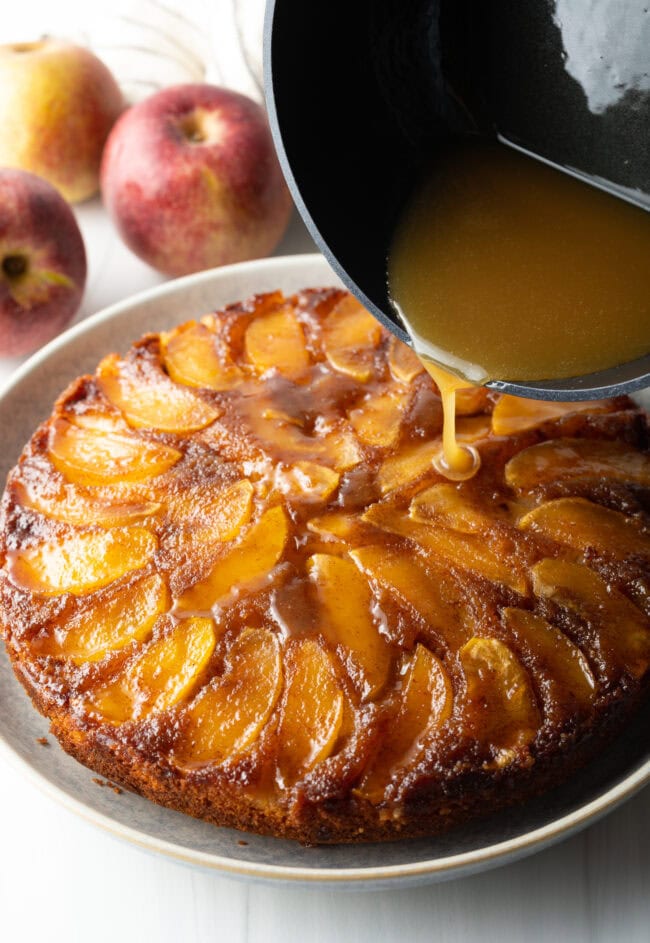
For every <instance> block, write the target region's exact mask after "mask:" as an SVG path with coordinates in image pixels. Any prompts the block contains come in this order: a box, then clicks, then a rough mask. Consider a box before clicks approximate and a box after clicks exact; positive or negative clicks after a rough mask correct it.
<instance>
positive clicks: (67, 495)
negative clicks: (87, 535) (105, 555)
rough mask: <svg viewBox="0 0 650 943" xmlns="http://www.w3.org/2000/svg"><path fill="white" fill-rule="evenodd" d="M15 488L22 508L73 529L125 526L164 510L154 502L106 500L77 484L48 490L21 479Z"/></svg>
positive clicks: (15, 493)
mask: <svg viewBox="0 0 650 943" xmlns="http://www.w3.org/2000/svg"><path fill="white" fill-rule="evenodd" d="M13 489H14V495H15V497H16V500H17V502H18V503H19V504H20V505H21V507H24V508H30V509H31V510H32V511H37V512H38V513H39V514H42V515H43V516H44V517H49V518H50V519H51V520H53V521H61V522H62V523H64V524H71V525H72V526H73V527H83V526H84V525H86V524H88V522H89V521H92V523H93V524H95V525H96V526H97V527H121V526H126V525H128V524H133V523H135V522H136V521H141V520H143V519H144V518H147V517H151V516H152V515H154V514H156V513H157V511H159V510H160V505H159V504H156V503H155V502H153V501H142V502H139V503H138V502H136V501H134V502H133V503H129V502H126V501H118V500H116V501H115V503H109V502H108V501H102V500H99V499H98V498H96V497H94V496H93V495H89V494H88V493H86V492H84V491H83V490H82V489H80V488H77V487H76V486H75V485H61V486H60V487H59V488H57V489H56V490H54V489H52V490H50V491H46V490H44V489H43V488H39V487H38V484H37V483H35V482H34V481H33V480H29V481H20V480H19V481H16V482H14V485H13Z"/></svg>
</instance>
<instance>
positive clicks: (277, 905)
mask: <svg viewBox="0 0 650 943" xmlns="http://www.w3.org/2000/svg"><path fill="white" fill-rule="evenodd" d="M200 2H203V3H204V6H206V5H209V6H210V7H211V8H212V9H213V10H217V11H219V10H221V11H222V13H223V14H224V15H225V13H226V12H227V10H229V9H230V8H231V4H232V3H233V2H235V0H208V3H207V4H206V3H205V0H192V3H193V4H195V5H196V3H200ZM239 2H240V3H241V2H243V0H239ZM258 2H261V0H258ZM167 3H168V5H170V6H173V5H174V4H173V0H167ZM246 3H247V4H248V5H249V6H251V8H252V7H253V6H254V3H253V0H246ZM122 5H123V4H122ZM139 5H140V6H141V7H143V8H144V7H145V6H146V0H139ZM213 5H214V6H213ZM98 6H100V7H104V8H109V9H110V7H111V5H110V4H109V3H104V2H103V0H102V3H101V4H99V5H98ZM118 6H119V4H118ZM181 6H183V4H181ZM97 9H98V8H97V7H96V6H95V0H92V2H91V3H89V2H88V0H78V2H77V0H60V2H59V3H57V4H52V2H51V0H22V2H21V3H19V4H13V5H10V8H9V7H8V8H7V10H6V11H4V10H3V12H5V14H7V13H10V15H9V16H7V15H5V16H4V17H3V18H2V22H0V39H2V40H3V41H7V40H14V39H23V38H31V36H32V35H33V34H34V29H35V27H34V24H35V23H37V24H39V27H38V28H37V32H42V31H43V28H47V27H49V26H50V24H52V23H53V22H56V23H57V24H58V25H59V29H58V31H59V32H68V34H70V33H74V29H70V28H67V29H64V28H63V27H69V26H70V24H71V23H72V24H73V25H74V26H76V27H78V28H79V29H82V30H83V29H84V28H85V27H87V23H88V16H92V15H93V14H94V13H95V12H96V10H97ZM91 10H92V13H91V12H90V11H91ZM82 14H83V15H82ZM84 16H85V22H84ZM48 17H49V19H48ZM61 24H63V27H61ZM222 54H223V53H222ZM78 217H79V220H80V223H81V226H82V230H83V233H84V237H85V240H86V246H87V249H88V256H89V278H88V284H87V289H86V295H85V299H84V303H83V306H82V308H81V311H80V312H79V314H78V316H77V320H79V319H81V318H83V317H86V316H88V315H89V314H92V313H94V312H95V311H98V310H100V309H101V308H103V307H106V306H107V305H109V304H111V303H112V302H114V301H118V300H121V299H122V298H125V297H127V296H129V295H131V294H133V293H134V292H137V291H140V290H142V289H144V288H148V287H149V286H151V285H154V284H156V283H158V282H159V281H161V276H159V275H157V274H156V273H155V272H153V271H152V270H151V269H149V268H147V267H146V266H145V265H144V264H143V263H141V262H139V261H138V260H137V259H136V258H135V257H134V256H133V255H131V254H130V253H129V252H128V250H127V249H126V248H125V247H124V246H123V245H122V244H121V243H120V242H119V240H118V238H117V236H116V234H115V232H114V230H113V229H112V228H111V226H110V225H109V224H108V221H107V219H106V217H105V214H104V213H103V210H102V208H101V206H100V205H99V203H98V201H94V202H91V203H89V204H86V205H84V206H83V207H81V208H80V209H79V210H78ZM310 248H311V243H310V241H309V239H308V237H307V235H306V233H305V231H304V229H303V228H302V226H301V224H300V223H299V222H298V221H295V222H294V224H293V225H292V227H291V229H290V231H289V233H288V236H287V238H286V239H285V241H284V243H283V245H282V247H281V251H283V252H302V251H310ZM123 340H124V341H127V340H130V338H124V339H123ZM19 363H20V361H17V360H2V359H1V358H0V389H2V387H3V386H4V385H5V384H6V382H7V381H8V380H9V378H10V377H11V374H12V373H13V371H14V370H15V368H16V367H17V366H18V364H19ZM1 432H2V430H0V434H1ZM50 749H58V747H56V746H55V745H52V746H51V747H50ZM154 940H155V941H156V943H180V941H182V943H186V941H188V943H192V941H198V943H203V941H219V943H222V941H223V943H226V941H227V943H293V941H300V943H331V941H337V943H338V941H345V943H347V941H351V943H393V941H403V943H420V941H436V943H457V941H458V943H460V941H462V943H474V941H479V940H480V941H482V943H492V941H494V943H497V941H498V943H502V941H504V940H505V941H509V940H513V941H521V943H538V941H540V943H541V941H553V943H555V941H556V940H559V941H562V943H564V941H567V943H613V941H616V943H648V941H650V790H648V789H646V790H645V791H644V792H642V793H641V794H639V795H638V796H637V797H636V798H635V799H633V800H632V801H630V802H628V803H627V804H626V805H624V806H623V807H621V808H620V809H618V810H617V811H615V812H614V813H613V814H611V815H610V816H609V817H608V818H606V819H605V820H603V821H601V822H599V823H597V824H596V825H594V826H592V827H591V828H589V829H588V830H586V831H584V832H582V833H581V834H579V835H578V836H576V837H574V838H572V839H570V840H568V841H566V842H564V843H563V844H561V845H558V846H556V847H554V848H551V849H550V850H547V851H545V852H542V853H540V854H538V855H536V856H534V857H531V858H528V859H526V860H524V861H522V862H519V863H516V864H512V865H509V866H506V867H502V868H500V869H498V870H494V871H491V872H488V873H485V874H483V875H479V876H476V877H472V878H466V879H463V880H457V881H453V882H449V883H447V884H439V885H432V886H430V887H425V888H420V889H418V890H405V891H382V892H380V893H360V892H354V893H343V892H340V891H339V892H336V891H316V890H299V889H294V888H291V889H289V888H285V887H282V886H280V885H277V886H276V885H258V884H247V883H243V882H237V881H234V880H232V879H229V878H224V877H220V876H219V875H217V874H215V873H212V872H202V871H199V870H193V869H190V868H187V867H184V866H183V865H180V864H176V863H174V862H172V861H170V860H168V859H163V858H157V857H154V856H152V855H150V854H148V853H146V852H144V851H141V850H139V849H138V848H135V847H131V846H130V845H127V844H124V843H122V842H120V841H118V840H116V839H114V838H111V837H110V836H109V835H107V834H106V833H104V832H103V831H100V830H99V829H98V828H97V827H95V826H93V825H90V824H88V823H86V822H85V821H82V820H80V819H77V818H76V817H75V816H74V815H73V814H72V813H70V812H68V811H67V810H65V809H63V808H61V807H59V806H58V805H57V804H55V802H54V801H53V800H51V799H50V798H47V797H45V796H43V795H41V794H40V792H39V791H38V790H37V789H36V788H35V787H34V786H33V785H32V784H31V782H28V781H26V780H25V778H24V776H23V775H22V774H21V773H19V772H17V771H16V770H15V769H14V768H13V767H12V766H11V765H9V764H7V763H5V762H4V761H3V760H2V759H1V758H0V941H3V943H4V941H6V943H36V941H39V943H40V941H47V943H64V941H65V943H76V941H83V943H102V941H107V943H108V941H110V943H115V941H119V943H149V941H154Z"/></svg>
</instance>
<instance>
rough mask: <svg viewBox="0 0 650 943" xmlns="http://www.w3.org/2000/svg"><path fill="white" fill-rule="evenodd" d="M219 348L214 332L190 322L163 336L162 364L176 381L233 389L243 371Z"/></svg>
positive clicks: (203, 325)
mask: <svg viewBox="0 0 650 943" xmlns="http://www.w3.org/2000/svg"><path fill="white" fill-rule="evenodd" d="M221 348H222V345H220V344H219V338H218V336H217V335H215V333H214V332H213V331H211V330H209V329H208V328H207V327H206V326H205V324H196V323H195V322H193V321H191V322H189V323H188V324H183V325H182V326H181V327H177V328H176V329H175V330H174V331H172V332H171V333H170V334H168V335H166V336H163V350H162V356H163V363H164V365H165V369H166V370H167V373H168V374H169V376H170V377H171V378H172V380H173V381H174V382H175V383H182V384H183V385H184V386H194V387H198V388H204V389H209V390H217V391H221V390H232V389H234V388H235V387H236V386H238V385H239V384H240V383H241V382H242V380H243V379H244V373H243V371H242V370H241V369H240V368H239V367H238V366H237V365H236V364H235V363H233V362H232V361H231V360H230V358H229V357H227V356H226V355H225V351H223V350H222V349H221Z"/></svg>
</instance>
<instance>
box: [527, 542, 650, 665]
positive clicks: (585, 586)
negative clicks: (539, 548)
mask: <svg viewBox="0 0 650 943" xmlns="http://www.w3.org/2000/svg"><path fill="white" fill-rule="evenodd" d="M532 577H533V590H534V592H535V595H536V596H540V597H544V598H547V599H552V600H553V602H555V603H557V605H559V606H561V607H562V608H564V609H569V610H571V611H573V612H575V613H577V614H578V615H579V616H580V617H581V618H582V619H585V620H586V621H587V622H588V623H589V624H591V625H592V626H594V627H595V628H596V630H597V635H598V648H599V649H600V651H601V652H602V654H603V655H604V656H605V658H606V659H607V660H608V661H609V662H610V664H611V659H612V657H613V659H614V661H615V662H616V663H617V664H618V665H619V666H620V667H622V668H623V669H626V670H627V671H630V672H631V673H632V674H633V675H634V676H635V677H637V678H640V677H641V676H642V675H643V674H644V673H645V671H646V670H647V668H648V665H649V664H650V620H648V618H647V617H646V616H645V615H644V614H643V613H642V612H641V610H640V609H637V607H636V606H635V605H634V604H633V603H631V602H630V600H629V599H628V598H627V596H624V595H623V593H621V592H619V591H618V590H617V589H615V587H613V586H611V585H609V584H608V583H606V582H605V581H604V580H602V579H601V578H600V577H599V576H597V575H596V574H595V573H594V572H592V570H590V569H589V568H588V567H586V566H583V565H582V564H581V563H574V562H572V561H569V560H560V559H551V558H548V559H545V560H540V562H539V563H537V564H535V566H534V567H533V571H532Z"/></svg>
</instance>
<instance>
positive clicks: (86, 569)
mask: <svg viewBox="0 0 650 943" xmlns="http://www.w3.org/2000/svg"><path fill="white" fill-rule="evenodd" d="M156 547H157V541H156V538H155V536H154V534H152V533H151V531H149V530H146V529H145V528H144V527H124V528H116V529H115V530H109V531H106V530H102V531H88V532H86V533H84V532H76V533H71V534H67V535H64V536H59V537H57V538H56V539H55V540H47V541H44V542H41V543H37V544H32V545H30V546H26V547H23V548H21V549H20V550H13V551H10V552H9V553H8V554H7V569H8V572H9V575H10V577H11V580H12V582H13V583H15V584H16V585H17V586H19V587H20V588H21V589H26V590H30V591H31V592H33V593H37V594H39V595H42V596H58V595H60V594H61V593H72V594H73V595H75V596H81V595H83V594H84V593H90V592H92V591H93V590H95V589H100V588H101V587H102V586H106V585H108V583H112V582H113V581H114V580H118V579H119V578H120V577H121V576H124V575H125V574H126V573H129V572H130V571H131V570H138V569H140V568H141V567H143V566H145V564H147V563H148V562H149V561H150V560H151V558H152V557H153V555H154V553H155V551H156Z"/></svg>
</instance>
